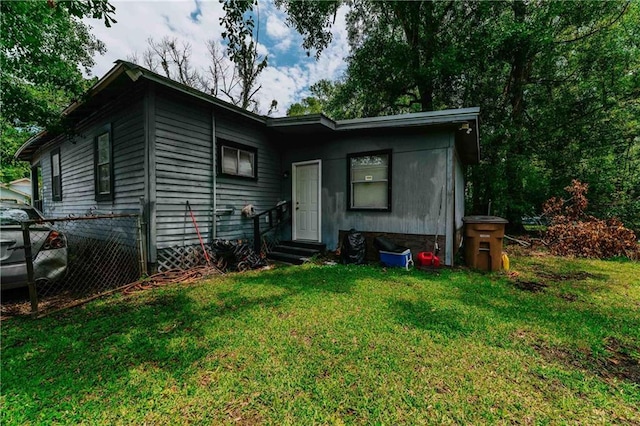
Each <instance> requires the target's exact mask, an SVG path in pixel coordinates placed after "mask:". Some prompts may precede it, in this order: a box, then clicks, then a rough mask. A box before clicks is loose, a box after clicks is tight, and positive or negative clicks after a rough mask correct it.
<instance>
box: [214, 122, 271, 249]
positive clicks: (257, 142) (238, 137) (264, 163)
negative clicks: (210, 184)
mask: <svg viewBox="0 0 640 426" xmlns="http://www.w3.org/2000/svg"><path fill="white" fill-rule="evenodd" d="M216 138H218V139H226V140H230V141H232V142H234V143H237V144H242V145H247V146H250V147H254V148H256V149H257V155H258V179H257V180H247V179H240V178H233V177H227V176H218V177H217V188H216V190H217V193H216V205H217V208H218V209H229V208H232V209H234V212H233V213H232V214H224V215H219V216H218V219H217V236H218V238H225V239H249V238H252V237H253V220H251V219H248V218H245V217H243V216H242V215H241V210H242V208H243V207H244V206H246V205H247V204H252V205H253V206H254V208H255V210H256V212H258V213H259V212H262V211H264V210H268V209H270V208H272V207H275V205H276V204H277V202H278V201H279V200H281V199H282V198H281V194H282V168H281V159H280V152H279V151H278V150H277V149H276V147H275V146H274V144H273V143H272V142H271V141H269V140H268V138H267V135H266V129H265V128H264V126H261V125H260V124H257V123H254V122H252V121H249V120H246V119H243V118H241V117H235V116H231V115H230V114H225V113H220V114H217V115H216Z"/></svg>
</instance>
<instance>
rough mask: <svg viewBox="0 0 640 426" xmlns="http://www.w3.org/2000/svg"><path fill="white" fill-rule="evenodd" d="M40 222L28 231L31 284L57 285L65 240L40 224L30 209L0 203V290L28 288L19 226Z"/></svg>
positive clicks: (64, 258)
mask: <svg viewBox="0 0 640 426" xmlns="http://www.w3.org/2000/svg"><path fill="white" fill-rule="evenodd" d="M29 220H35V221H42V222H41V223H36V224H34V225H32V226H31V227H30V228H29V236H30V239H31V251H32V255H33V270H34V278H35V281H49V282H57V281H60V280H61V279H62V278H64V277H65V275H66V273H67V239H66V237H65V236H64V234H62V233H61V232H59V231H56V230H55V229H53V227H52V226H51V225H50V224H49V223H47V222H44V218H43V216H42V214H41V213H40V212H39V211H38V210H36V209H35V208H34V207H31V206H28V205H26V204H21V203H18V202H15V201H14V202H10V201H0V288H1V289H2V290H8V289H12V288H18V287H25V286H27V284H28V278H27V263H26V258H25V252H24V241H23V233H22V223H23V222H25V221H29Z"/></svg>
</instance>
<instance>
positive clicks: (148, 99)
mask: <svg viewBox="0 0 640 426" xmlns="http://www.w3.org/2000/svg"><path fill="white" fill-rule="evenodd" d="M144 109H145V111H144V121H145V123H144V124H145V132H144V134H145V141H144V144H145V145H144V151H145V152H144V154H145V155H144V169H145V175H144V178H145V182H144V183H145V198H146V203H145V204H146V206H145V207H146V209H145V210H146V216H147V217H146V222H147V256H148V257H147V262H148V263H150V264H151V265H153V266H152V269H151V271H154V269H155V263H156V262H157V251H156V249H157V246H156V242H157V235H156V196H157V194H156V137H155V136H156V123H155V85H154V84H152V83H151V84H149V85H148V86H147V91H146V96H145V103H144Z"/></svg>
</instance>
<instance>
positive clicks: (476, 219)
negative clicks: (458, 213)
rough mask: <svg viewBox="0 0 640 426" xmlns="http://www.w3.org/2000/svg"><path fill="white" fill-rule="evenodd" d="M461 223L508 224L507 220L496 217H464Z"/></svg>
mask: <svg viewBox="0 0 640 426" xmlns="http://www.w3.org/2000/svg"><path fill="white" fill-rule="evenodd" d="M462 221H463V222H464V223H509V221H508V220H507V219H503V218H501V217H498V216H465V217H463V218H462Z"/></svg>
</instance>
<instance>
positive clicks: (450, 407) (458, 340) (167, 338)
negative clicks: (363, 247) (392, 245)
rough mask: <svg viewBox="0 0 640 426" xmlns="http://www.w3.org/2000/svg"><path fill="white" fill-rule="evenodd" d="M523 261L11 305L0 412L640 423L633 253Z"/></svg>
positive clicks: (114, 417)
mask: <svg viewBox="0 0 640 426" xmlns="http://www.w3.org/2000/svg"><path fill="white" fill-rule="evenodd" d="M512 265H513V266H514V268H515V269H516V270H517V271H518V273H517V274H512V275H511V277H509V276H506V275H502V274H481V273H474V272H469V271H465V270H446V269H445V270H442V271H441V272H439V273H425V272H420V271H416V270H413V271H410V272H405V271H403V270H399V269H388V270H386V271H384V270H382V269H381V268H378V267H368V266H363V267H355V266H341V265H336V266H318V265H307V266H304V267H289V268H278V269H275V270H271V271H265V272H249V273H245V274H241V275H228V276H225V277H220V278H216V279H212V280H210V281H205V282H202V283H199V284H194V285H189V286H177V285H176V286H170V287H164V288H162V289H157V290H153V291H147V292H141V293H136V294H134V295H131V296H127V297H125V296H114V297H111V298H109V299H105V300H100V301H96V302H93V303H91V304H88V305H86V306H85V307H83V308H80V309H76V310H72V311H67V312H66V313H65V314H64V315H58V316H55V317H49V318H45V319H43V320H39V321H33V320H29V319H12V320H9V321H7V322H5V323H4V324H3V326H2V334H3V336H2V348H1V349H2V361H1V362H2V382H3V383H2V396H1V399H0V402H1V404H2V411H1V414H0V416H1V418H0V419H1V421H2V424H6V425H14V424H15V425H18V424H20V425H23V424H44V423H66V424H69V423H87V424H110V423H133V424H142V423H152V424H176V423H180V424H182V423H208V424H220V423H233V422H239V423H244V424H255V423H267V424H313V423H323V424H324V423H335V424H343V423H351V424H372V423H384V424H399V423H404V424H419V423H434V424H441V423H451V422H456V423H467V424H478V423H504V422H529V423H541V424H544V423H582V424H594V423H629V424H633V423H637V422H639V421H640V409H639V408H638V407H640V369H639V365H638V361H639V360H640V327H638V323H639V321H640V318H639V314H638V311H639V307H640V283H638V280H637V277H638V275H639V274H640V265H639V264H638V263H634V262H613V261H599V260H566V259H561V258H555V257H540V256H529V257H512ZM526 282H529V283H536V285H535V286H534V287H538V288H537V289H536V291H530V290H531V289H530V287H532V285H529V286H527V284H523V283H526Z"/></svg>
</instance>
